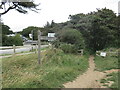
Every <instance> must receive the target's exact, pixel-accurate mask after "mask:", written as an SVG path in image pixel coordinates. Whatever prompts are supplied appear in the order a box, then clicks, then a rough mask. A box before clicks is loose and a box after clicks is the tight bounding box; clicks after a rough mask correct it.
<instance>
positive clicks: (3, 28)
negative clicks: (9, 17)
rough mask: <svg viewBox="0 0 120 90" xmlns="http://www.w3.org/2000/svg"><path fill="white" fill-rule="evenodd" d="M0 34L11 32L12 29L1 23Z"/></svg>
mask: <svg viewBox="0 0 120 90" xmlns="http://www.w3.org/2000/svg"><path fill="white" fill-rule="evenodd" d="M2 34H5V35H8V34H13V31H11V30H10V27H9V26H7V25H4V24H2Z"/></svg>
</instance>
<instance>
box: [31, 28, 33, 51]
mask: <svg viewBox="0 0 120 90" xmlns="http://www.w3.org/2000/svg"><path fill="white" fill-rule="evenodd" d="M31 34H32V44H31V46H32V49H31V51H33V30H32V31H31Z"/></svg>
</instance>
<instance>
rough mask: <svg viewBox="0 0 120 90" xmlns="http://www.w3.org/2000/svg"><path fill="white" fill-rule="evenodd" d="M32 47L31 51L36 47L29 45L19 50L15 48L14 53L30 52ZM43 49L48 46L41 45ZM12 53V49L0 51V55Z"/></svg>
mask: <svg viewBox="0 0 120 90" xmlns="http://www.w3.org/2000/svg"><path fill="white" fill-rule="evenodd" d="M32 47H33V49H35V48H37V47H36V46H31V45H29V46H23V47H21V48H17V49H16V50H15V51H16V53H20V52H24V51H30V50H32ZM44 47H48V45H41V48H44ZM13 53H14V50H13V49H6V50H0V55H4V54H13Z"/></svg>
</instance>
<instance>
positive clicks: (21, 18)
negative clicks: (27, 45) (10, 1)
mask: <svg viewBox="0 0 120 90" xmlns="http://www.w3.org/2000/svg"><path fill="white" fill-rule="evenodd" d="M34 1H35V3H37V4H38V3H40V5H39V7H38V8H39V9H41V10H40V11H39V13H35V12H33V11H29V12H28V14H22V13H19V12H17V11H15V10H11V11H9V12H8V13H7V14H5V15H3V16H2V17H1V18H2V21H3V22H4V24H5V25H8V26H9V27H10V28H11V30H12V31H14V32H17V31H22V30H23V29H24V28H27V27H28V26H37V27H44V26H45V25H46V23H47V21H48V22H51V21H52V20H54V22H56V23H61V22H65V21H68V17H69V15H75V14H79V13H84V14H87V13H89V12H93V11H96V8H100V9H101V8H105V7H106V8H108V9H111V10H113V11H114V12H115V13H118V2H119V1H120V0H34Z"/></svg>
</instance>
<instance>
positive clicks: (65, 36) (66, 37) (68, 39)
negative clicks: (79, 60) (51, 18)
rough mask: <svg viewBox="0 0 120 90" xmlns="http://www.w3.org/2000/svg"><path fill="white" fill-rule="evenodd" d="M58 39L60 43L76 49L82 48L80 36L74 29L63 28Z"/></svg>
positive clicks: (82, 42) (82, 41) (82, 43)
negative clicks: (70, 45)
mask: <svg viewBox="0 0 120 90" xmlns="http://www.w3.org/2000/svg"><path fill="white" fill-rule="evenodd" d="M58 39H59V40H60V41H61V42H64V43H67V44H72V45H75V46H76V47H77V48H78V49H81V48H84V39H83V37H82V34H81V33H80V32H79V31H77V30H76V29H70V28H64V29H63V30H61V32H59V35H58Z"/></svg>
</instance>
